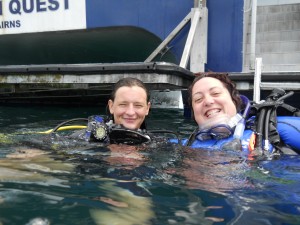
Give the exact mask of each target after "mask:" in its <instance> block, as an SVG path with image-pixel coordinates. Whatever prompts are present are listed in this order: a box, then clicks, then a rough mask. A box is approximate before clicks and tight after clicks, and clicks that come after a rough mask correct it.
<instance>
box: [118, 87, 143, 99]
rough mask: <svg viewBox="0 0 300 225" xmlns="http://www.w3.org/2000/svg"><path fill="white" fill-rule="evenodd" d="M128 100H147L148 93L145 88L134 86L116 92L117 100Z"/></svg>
mask: <svg viewBox="0 0 300 225" xmlns="http://www.w3.org/2000/svg"><path fill="white" fill-rule="evenodd" d="M128 98H131V99H132V98H134V99H141V100H144V99H147V93H146V91H145V90H144V89H143V88H141V87H139V86H132V87H127V86H123V87H120V88H119V89H118V90H117V91H116V96H115V100H118V99H128Z"/></svg>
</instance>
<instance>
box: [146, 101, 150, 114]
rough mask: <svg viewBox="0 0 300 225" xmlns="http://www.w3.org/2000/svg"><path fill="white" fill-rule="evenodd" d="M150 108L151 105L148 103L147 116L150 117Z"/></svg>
mask: <svg viewBox="0 0 300 225" xmlns="http://www.w3.org/2000/svg"><path fill="white" fill-rule="evenodd" d="M150 107H151V103H150V102H148V104H147V113H146V116H148V114H149V110H150Z"/></svg>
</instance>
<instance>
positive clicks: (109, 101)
mask: <svg viewBox="0 0 300 225" xmlns="http://www.w3.org/2000/svg"><path fill="white" fill-rule="evenodd" d="M113 105H114V102H113V101H112V100H111V99H109V100H108V108H109V112H110V114H114V109H113Z"/></svg>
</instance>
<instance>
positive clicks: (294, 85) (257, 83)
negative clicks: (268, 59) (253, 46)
mask: <svg viewBox="0 0 300 225" xmlns="http://www.w3.org/2000/svg"><path fill="white" fill-rule="evenodd" d="M262 67H263V64H262V58H256V59H255V73H254V84H253V101H255V102H256V103H258V102H260V91H261V90H267V89H273V88H275V87H280V88H282V89H284V90H300V80H299V81H298V82H284V83H281V82H262V80H261V79H262Z"/></svg>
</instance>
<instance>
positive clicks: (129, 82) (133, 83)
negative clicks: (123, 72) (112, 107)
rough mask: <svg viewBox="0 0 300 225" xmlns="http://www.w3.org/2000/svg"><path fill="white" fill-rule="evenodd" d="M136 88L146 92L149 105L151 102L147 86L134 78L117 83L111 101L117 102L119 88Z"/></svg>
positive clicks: (126, 78) (127, 78)
mask: <svg viewBox="0 0 300 225" xmlns="http://www.w3.org/2000/svg"><path fill="white" fill-rule="evenodd" d="M134 86H137V87H140V88H143V89H144V90H145V92H146V95H147V103H148V102H149V101H150V93H149V91H148V89H147V87H146V85H145V84H144V83H143V82H142V81H141V80H139V79H137V78H133V77H125V78H123V79H120V80H119V81H118V82H117V83H115V85H114V88H113V90H112V92H111V95H110V99H111V100H112V101H114V100H115V98H116V92H117V91H118V89H119V88H121V87H134Z"/></svg>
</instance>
